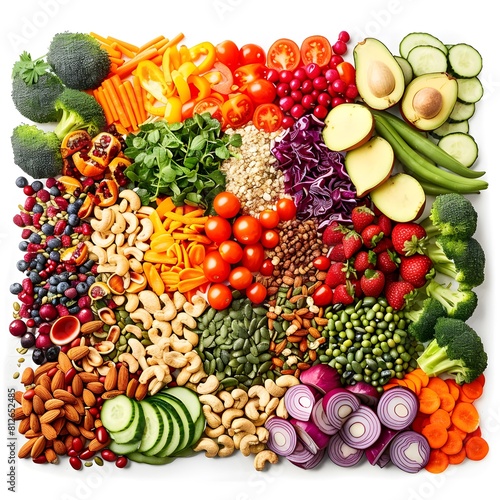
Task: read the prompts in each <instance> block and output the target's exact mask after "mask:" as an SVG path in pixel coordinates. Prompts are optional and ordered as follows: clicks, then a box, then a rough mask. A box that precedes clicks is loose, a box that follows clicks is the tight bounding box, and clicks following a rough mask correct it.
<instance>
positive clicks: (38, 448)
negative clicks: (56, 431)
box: [30, 436, 47, 458]
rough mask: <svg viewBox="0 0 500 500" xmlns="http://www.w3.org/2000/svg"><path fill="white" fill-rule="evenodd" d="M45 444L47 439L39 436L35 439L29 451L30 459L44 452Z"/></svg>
mask: <svg viewBox="0 0 500 500" xmlns="http://www.w3.org/2000/svg"><path fill="white" fill-rule="evenodd" d="M46 443H47V439H46V437H45V436H40V437H39V438H37V440H36V441H35V443H34V444H33V447H32V448H31V451H30V456H31V458H36V457H39V456H40V455H41V454H42V453H43V452H44V451H45V444H46Z"/></svg>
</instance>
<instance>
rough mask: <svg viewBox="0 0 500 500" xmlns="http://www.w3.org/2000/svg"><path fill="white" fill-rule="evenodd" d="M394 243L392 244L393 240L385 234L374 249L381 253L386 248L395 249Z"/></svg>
mask: <svg viewBox="0 0 500 500" xmlns="http://www.w3.org/2000/svg"><path fill="white" fill-rule="evenodd" d="M393 249H394V245H393V244H392V240H391V238H390V236H384V237H383V238H382V239H381V240H380V241H379V242H378V243H377V244H376V245H375V246H374V247H373V251H374V252H375V253H380V252H383V251H385V250H393Z"/></svg>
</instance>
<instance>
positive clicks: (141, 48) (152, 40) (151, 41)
mask: <svg viewBox="0 0 500 500" xmlns="http://www.w3.org/2000/svg"><path fill="white" fill-rule="evenodd" d="M162 40H165V37H164V36H163V35H158V36H157V37H155V38H153V39H151V40H149V42H146V43H145V44H144V45H143V46H142V47H139V50H138V51H137V52H142V51H144V50H146V49H149V48H150V47H151V46H153V45H156V44H157V43H158V42H161V41H162Z"/></svg>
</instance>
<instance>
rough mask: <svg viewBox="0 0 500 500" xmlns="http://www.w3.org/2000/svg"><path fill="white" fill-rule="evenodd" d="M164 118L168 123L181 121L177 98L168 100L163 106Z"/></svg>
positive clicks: (173, 97)
mask: <svg viewBox="0 0 500 500" xmlns="http://www.w3.org/2000/svg"><path fill="white" fill-rule="evenodd" d="M164 118H165V120H166V121H167V122H168V123H177V122H180V121H182V102H181V99H180V98H179V97H177V96H172V97H169V98H168V101H167V104H166V105H165V113H164Z"/></svg>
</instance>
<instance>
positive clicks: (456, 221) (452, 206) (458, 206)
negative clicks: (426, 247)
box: [420, 193, 477, 239]
mask: <svg viewBox="0 0 500 500" xmlns="http://www.w3.org/2000/svg"><path fill="white" fill-rule="evenodd" d="M420 225H421V226H423V228H424V229H425V231H426V232H427V237H428V238H432V237H434V236H437V235H439V234H442V235H443V236H454V237H455V238H462V239H468V238H470V237H471V236H472V235H473V234H474V233H475V231H476V228H477V212H476V210H475V208H474V206H473V205H472V203H471V201H470V200H469V199H468V198H466V197H465V196H464V195H463V194H460V193H446V194H440V195H438V196H436V198H435V200H434V202H433V203H432V206H431V209H430V212H429V215H428V216H427V217H426V218H425V219H423V220H422V221H421V222H420Z"/></svg>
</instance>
